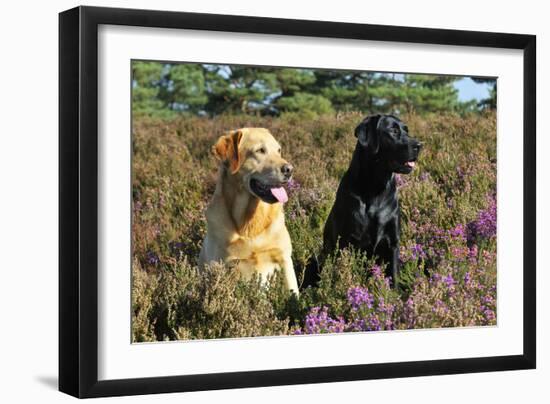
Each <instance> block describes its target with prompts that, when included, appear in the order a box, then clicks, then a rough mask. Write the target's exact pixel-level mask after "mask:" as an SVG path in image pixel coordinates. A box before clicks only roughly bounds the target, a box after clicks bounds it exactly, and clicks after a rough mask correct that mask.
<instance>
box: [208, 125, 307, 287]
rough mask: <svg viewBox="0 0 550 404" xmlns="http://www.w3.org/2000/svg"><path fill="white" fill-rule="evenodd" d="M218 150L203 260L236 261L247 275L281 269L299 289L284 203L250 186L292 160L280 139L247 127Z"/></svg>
mask: <svg viewBox="0 0 550 404" xmlns="http://www.w3.org/2000/svg"><path fill="white" fill-rule="evenodd" d="M259 150H261V151H263V152H261V153H260V151H259ZM213 152H214V155H215V156H216V157H217V158H218V159H219V160H220V169H219V175H218V182H217V184H216V190H215V191H214V195H213V196H212V200H211V202H210V204H209V205H208V208H207V210H206V220H207V235H206V237H205V239H204V242H203V246H202V250H201V254H200V257H199V261H200V263H201V265H204V264H207V263H210V262H214V261H223V262H231V261H235V262H236V263H237V265H236V268H237V270H238V271H239V272H240V273H241V275H242V276H243V277H245V278H249V277H250V276H252V275H253V274H254V273H257V274H259V275H260V276H261V278H262V279H263V280H265V279H266V278H267V276H268V275H270V274H271V273H273V271H274V270H275V269H280V270H281V271H282V273H283V277H284V279H285V284H286V286H287V287H288V289H289V290H292V291H294V292H295V293H298V284H297V281H296V275H295V273H294V268H293V266H292V259H291V255H292V246H291V243H290V236H289V234H288V231H287V229H286V227H285V223H284V213H283V205H282V204H281V203H278V202H277V203H273V204H270V203H266V202H264V201H263V200H261V199H260V198H258V197H257V196H256V195H255V194H254V193H253V192H252V191H251V189H250V187H249V184H250V179H251V178H255V179H260V180H265V181H269V182H272V181H273V178H277V176H280V171H281V170H280V167H281V166H282V165H283V164H286V160H284V159H283V158H282V157H281V155H280V146H279V144H278V143H277V141H276V140H275V139H274V138H273V136H272V135H271V133H269V131H268V130H267V129H263V128H243V129H239V130H236V131H231V132H228V133H226V134H224V135H223V136H221V137H220V138H219V139H218V141H217V142H216V144H215V145H214V147H213Z"/></svg>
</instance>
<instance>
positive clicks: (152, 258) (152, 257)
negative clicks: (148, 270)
mask: <svg viewBox="0 0 550 404" xmlns="http://www.w3.org/2000/svg"><path fill="white" fill-rule="evenodd" d="M145 259H146V261H147V263H148V264H150V265H157V264H158V263H159V262H160V259H159V257H158V255H157V254H156V253H154V252H153V251H147V254H145Z"/></svg>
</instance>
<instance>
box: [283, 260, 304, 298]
mask: <svg viewBox="0 0 550 404" xmlns="http://www.w3.org/2000/svg"><path fill="white" fill-rule="evenodd" d="M282 267H283V268H282V270H283V276H284V277H285V286H286V287H287V288H288V289H289V290H290V291H291V292H294V293H295V294H296V296H299V295H300V292H299V291H298V280H297V279H296V272H294V265H293V264H292V258H291V257H290V255H289V256H286V257H284V258H283V263H282Z"/></svg>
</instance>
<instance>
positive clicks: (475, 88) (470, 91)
mask: <svg viewBox="0 0 550 404" xmlns="http://www.w3.org/2000/svg"><path fill="white" fill-rule="evenodd" d="M454 86H455V88H456V89H457V90H458V98H459V99H460V101H470V100H476V101H479V100H482V99H484V98H487V97H488V96H489V88H490V87H489V85H488V84H487V83H476V82H475V81H473V80H472V79H471V78H469V77H464V78H463V79H460V80H458V81H457V82H455V83H454Z"/></svg>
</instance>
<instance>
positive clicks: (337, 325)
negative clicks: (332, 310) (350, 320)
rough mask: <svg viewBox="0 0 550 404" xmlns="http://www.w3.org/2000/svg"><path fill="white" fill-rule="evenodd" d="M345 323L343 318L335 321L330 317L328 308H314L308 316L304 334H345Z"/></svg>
mask: <svg viewBox="0 0 550 404" xmlns="http://www.w3.org/2000/svg"><path fill="white" fill-rule="evenodd" d="M344 329H345V322H344V319H343V318H338V319H336V320H335V319H333V318H331V317H330V316H329V315H328V307H323V308H322V309H321V308H319V307H313V308H312V309H311V310H310V311H309V313H308V314H307V316H306V319H305V325H304V332H305V333H306V334H321V333H331V332H343V331H344Z"/></svg>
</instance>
